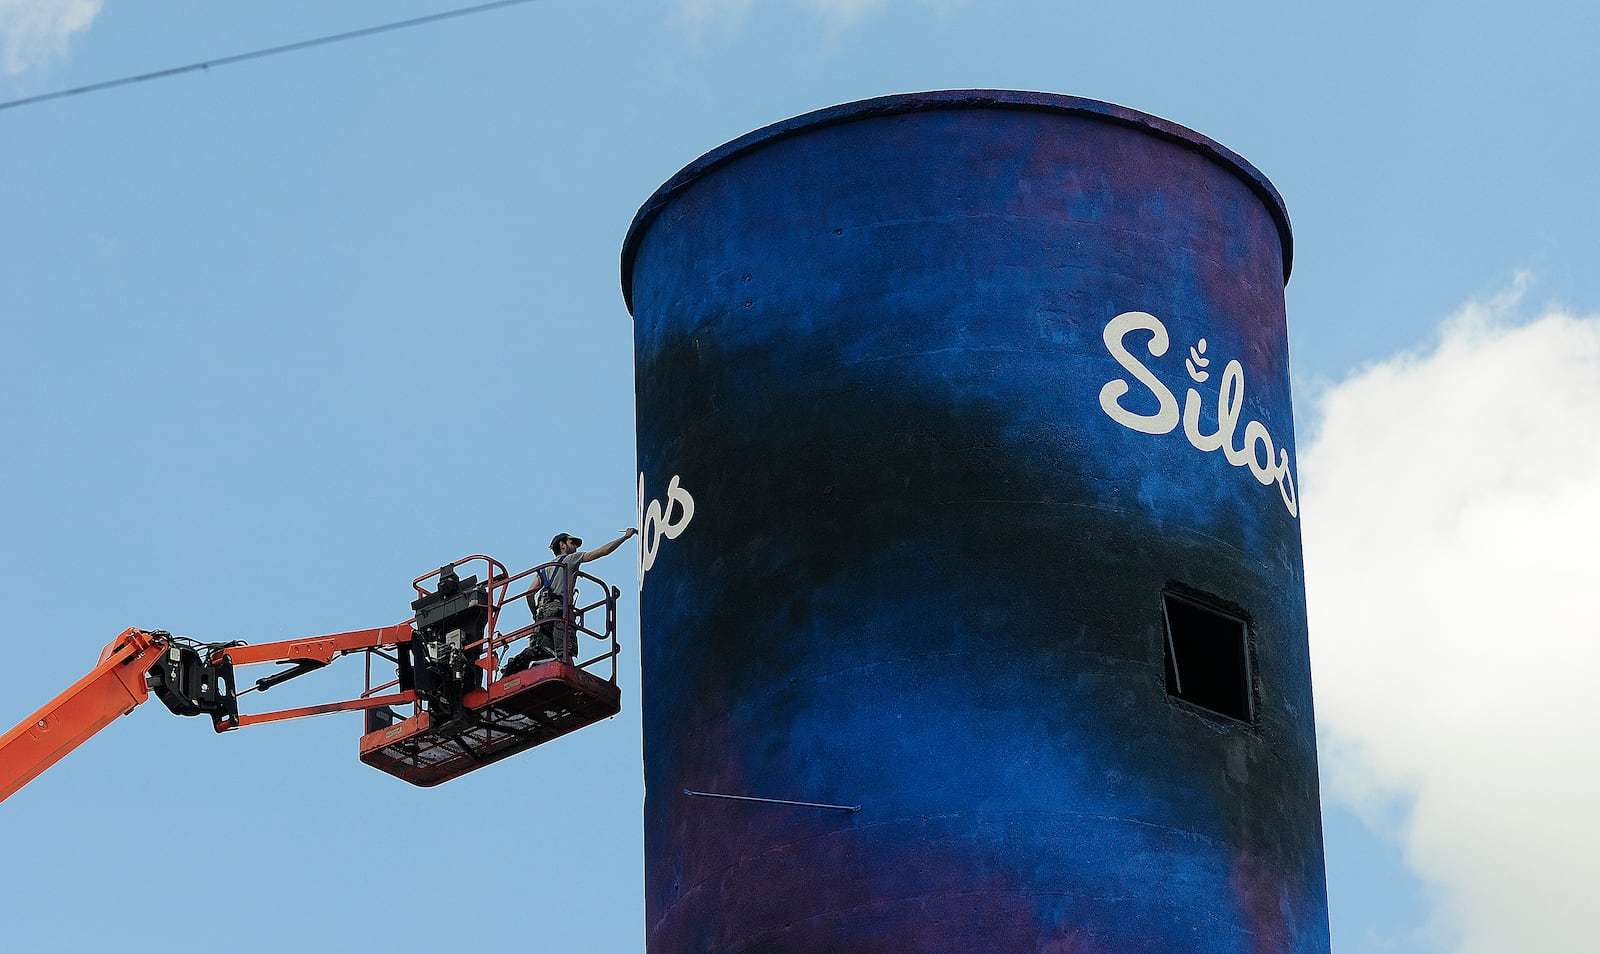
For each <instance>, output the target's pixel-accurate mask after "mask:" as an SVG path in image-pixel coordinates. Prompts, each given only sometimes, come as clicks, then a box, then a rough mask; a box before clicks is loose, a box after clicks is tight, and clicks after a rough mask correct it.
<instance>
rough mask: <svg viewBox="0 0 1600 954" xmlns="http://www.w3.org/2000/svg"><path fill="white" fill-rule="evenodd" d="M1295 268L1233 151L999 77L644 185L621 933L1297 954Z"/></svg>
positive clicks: (794, 129) (800, 123) (627, 258)
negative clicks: (632, 861)
mask: <svg viewBox="0 0 1600 954" xmlns="http://www.w3.org/2000/svg"><path fill="white" fill-rule="evenodd" d="M1289 252H1290V233H1289V226H1288V220H1287V217H1286V215H1285V212H1284V209H1283V204H1282V201H1281V199H1280V198H1279V197H1278V195H1277V193H1276V192H1275V191H1274V190H1273V188H1272V186H1271V185H1270V184H1269V183H1268V182H1267V181H1266V179H1265V178H1264V177H1262V176H1261V174H1260V173H1258V172H1257V171H1256V170H1255V169H1254V168H1252V167H1251V166H1250V165H1249V164H1247V163H1246V162H1244V161H1243V160H1242V159H1240V158H1239V157H1238V156H1236V155H1234V154H1233V153H1231V152H1229V151H1228V150H1226V149H1224V148H1222V147H1221V146H1219V145H1217V144H1216V143H1214V142H1212V141H1210V140H1209V139H1206V138H1205V137H1203V136H1200V135H1198V134H1196V133H1194V132H1191V131H1190V130H1187V129H1184V128H1182V127H1180V126H1176V125H1174V124H1172V123H1168V122H1166V121H1164V120H1160V119H1157V118H1155V117H1152V116H1147V115H1144V114H1141V113H1137V112H1134V111H1132V110H1128V109H1123V108H1121V107H1117V106H1111V105H1108V104H1105V103H1098V102H1092V101H1087V100H1082V99H1074V98H1069V97H1063V96H1053V95H1044V94H1035V93H1017V92H997V91H960V92H943V93H927V94H919V95H909V96H895V97H888V98H884V99H877V100H870V101H866V102H861V103H853V104H849V105H845V106H840V107H836V108H832V109H827V110H823V111H821V112H817V113H812V114H810V115H806V116H802V117H799V118H797V119H793V120H789V121H787V122H783V123H779V124H777V125H775V126H771V127H768V128H766V129H763V130H759V131H757V132H754V133H751V134H749V135H747V136H745V137H743V138H741V139H738V140H735V141H734V142H731V143H729V144H727V145H725V146H723V147H721V148H719V149H717V150H714V151H713V152H711V153H709V154H707V155H706V156H704V157H702V158H701V159H699V160H698V161H696V162H695V163H693V164H691V165H690V166H689V167H688V168H686V169H684V170H683V171H682V172H680V173H679V174H678V175H677V176H675V177H674V178H673V179H672V180H671V181H669V182H668V183H667V184H666V185H664V186H662V187H661V189H660V190H658V191H657V192H656V194H655V195H654V196H652V197H651V198H650V200H649V201H648V202H647V203H646V204H645V205H644V207H643V208H642V209H640V211H639V214H638V216H637V218H636V219H635V220H634V223H633V226H632V229H631V230H630V232H629V234H628V237H627V241H626V244H625V246H624V249H623V262H622V282H623V291H624V295H625V297H626V298H627V300H628V304H629V307H630V309H631V310H632V312H633V315H634V321H635V339H634V340H635V356H636V371H637V390H638V409H637V414H638V455H639V468H640V478H639V480H640V515H641V521H642V524H643V527H642V529H643V531H644V538H643V540H642V547H641V554H642V558H641V570H642V576H641V583H640V586H641V591H642V592H641V598H640V607H641V643H642V652H643V670H644V675H643V680H644V681H643V687H642V696H643V698H642V705H643V710H644V727H645V752H644V756H645V777H646V787H647V796H646V805H645V863H646V894H647V898H646V905H647V908H646V910H647V936H648V944H649V950H650V951H652V952H654V954H676V952H685V951H694V952H734V951H745V952H749V951H795V952H821V951H883V952H896V954H901V952H916V951H1004V952H1009V951H1041V952H1044V951H1048V952H1057V954H1066V952H1073V954H1087V952H1127V951H1153V952H1163V954H1170V952H1256V951H1296V952H1302V951H1326V950H1328V946H1329V941H1328V924H1327V899H1326V892H1325V887H1324V876H1323V862H1322V841H1321V829H1320V820H1319V806H1318V794H1317V771H1316V752H1315V739H1314V733H1313V725H1312V711H1311V684H1310V673H1309V664H1308V658H1307V643H1306V624H1305V604H1304V589H1303V585H1302V568H1301V555H1300V528H1299V524H1298V517H1297V502H1296V498H1295V493H1294V488H1295V476H1296V472H1295V466H1294V441H1293V426H1292V421H1291V416H1290V400H1289V379H1288V362H1287V343H1286V331H1285V323H1284V298H1283V283H1284V281H1285V280H1286V278H1287V276H1288V273H1289V257H1290V256H1289ZM750 799H771V800H773V801H752V800H750ZM791 803H807V804H791ZM829 806H836V807H829ZM856 806H859V811H850V810H848V809H849V808H854V807H856Z"/></svg>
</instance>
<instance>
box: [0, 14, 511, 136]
mask: <svg viewBox="0 0 1600 954" xmlns="http://www.w3.org/2000/svg"><path fill="white" fill-rule="evenodd" d="M532 2H534V0H495V2H493V3H480V4H477V5H476V6H471V7H461V8H459V9H456V10H446V11H445V12H443V13H430V14H428V15H427V16H425V17H416V18H414V19H410V20H399V21H396V22H394V23H382V24H379V25H377V26H370V27H363V28H362V29H360V30H351V31H350V32H348V33H335V34H332V35H330V36H319V37H317V38H315V39H311V40H301V41H299V42H298V43H287V44H284V45H283V46H274V47H269V48H267V49H265V50H252V51H251V52H249V53H236V54H234V55H233V56H224V57H221V58H219V59H215V60H206V61H204V62H202V63H190V64H189V65H188V66H174V67H172V68H171V69H165V70H156V71H155V72H154V73H141V74H139V75H138V76H124V77H123V78H122V79H114V80H106V81H105V82H102V83H90V84H89V85H88V86H78V87H75V88H73V89H63V90H58V91H57V92H54V93H41V94H40V95H38V96H28V97H26V98H24V99H14V100H11V101H10V102H7V103H0V109H14V108H16V107H18V106H31V105H33V104H34V103H42V102H45V101H46V100H51V99H63V98H65V97H67V96H81V95H83V94H84V93H97V92H99V91H100V90H103V89H111V88H112V87H114V86H131V85H132V84H134V83H143V82H145V81H146V80H154V79H164V78H165V77H168V76H177V75H178V74H180V73H193V72H195V71H196V70H209V69H211V68H212V67H213V66H229V65H232V64H234V63H242V62H244V61H245V60H259V59H261V58H263V57H267V56H277V55H278V54H279V53H293V52H295V51H296V50H304V49H308V48H310V47H313V46H325V45H327V44H329V43H340V42H343V41H345V40H356V39H360V38H361V37H366V36H372V35H374V34H377V33H387V32H389V31H390V30H404V29H406V28H407V27H416V26H424V25H426V24H429V23H438V22H439V21H440V20H450V19H454V18H455V17H465V16H471V15H472V14H474V13H486V12H488V11H490V10H496V9H499V8H500V7H512V6H516V5H517V4H521V3H532Z"/></svg>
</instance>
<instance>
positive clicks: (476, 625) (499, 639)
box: [0, 554, 622, 801]
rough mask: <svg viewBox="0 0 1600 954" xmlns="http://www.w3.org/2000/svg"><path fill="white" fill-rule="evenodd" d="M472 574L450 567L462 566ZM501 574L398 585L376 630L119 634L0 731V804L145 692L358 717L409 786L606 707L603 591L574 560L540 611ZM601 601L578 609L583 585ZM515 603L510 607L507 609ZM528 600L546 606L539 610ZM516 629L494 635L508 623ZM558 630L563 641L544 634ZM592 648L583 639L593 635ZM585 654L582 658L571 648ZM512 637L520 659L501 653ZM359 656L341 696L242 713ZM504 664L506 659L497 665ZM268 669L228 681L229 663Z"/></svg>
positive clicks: (617, 697) (610, 613) (173, 706)
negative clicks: (51, 694) (254, 637)
mask: <svg viewBox="0 0 1600 954" xmlns="http://www.w3.org/2000/svg"><path fill="white" fill-rule="evenodd" d="M480 562H481V564H482V572H483V578H482V579H481V580H480V579H479V577H478V576H477V574H476V573H472V574H469V575H467V576H462V575H461V571H462V570H464V569H469V568H471V569H477V564H479V563H480ZM547 566H554V564H553V563H552V564H542V565H541V566H536V567H530V568H528V569H526V570H523V571H521V572H519V573H515V574H513V573H510V572H508V571H507V570H506V567H505V566H504V565H503V564H502V563H500V562H499V561H498V560H495V559H493V558H491V557H487V556H484V555H482V554H474V555H472V556H467V557H463V558H461V559H459V560H456V561H455V562H453V563H449V564H446V565H445V566H442V567H440V568H439V569H437V570H434V571H432V572H429V573H425V574H423V575H422V576H419V577H417V578H416V579H415V580H413V581H412V587H413V588H414V589H415V591H416V599H415V600H413V601H412V603H411V609H412V612H413V614H414V615H413V616H412V617H411V619H409V620H406V621H405V622H403V623H396V624H393V625H390V626H381V627H378V628H376V629H365V630H357V631H354V632H348V633H335V634H331V635H325V636H314V637H310V638H305V639H292V640H285V641H282V642H275V643H261V644H257V645H247V644H245V643H242V642H237V641H235V642H224V643H203V642H198V641H196V640H193V639H188V638H185V637H181V636H173V635H171V634H170V633H167V632H163V631H161V630H142V629H129V630H126V631H124V632H123V633H122V634H121V635H119V636H118V637H117V638H116V639H114V640H112V641H111V643H110V644H109V645H107V646H106V647H105V649H104V650H103V651H102V652H101V654H100V660H99V662H98V663H97V664H96V665H95V667H94V669H93V670H91V671H90V672H89V673H88V674H87V675H85V676H84V677H83V678H82V679H79V680H78V681H77V682H76V683H74V684H73V685H72V686H71V687H69V688H68V689H67V690H66V691H65V692H63V693H61V694H60V695H59V696H57V697H56V698H54V699H52V700H51V701H50V702H48V703H46V704H45V705H44V707H43V708H41V709H39V711H37V712H35V713H34V714H33V715H31V716H29V717H28V718H27V719H25V720H23V721H22V722H21V723H20V724H18V725H17V726H16V727H15V728H13V729H11V730H10V731H8V732H7V733H6V734H5V735H4V736H3V737H0V801H3V800H4V799H6V798H9V797H10V796H11V794H12V793H14V792H16V791H17V790H18V789H19V788H21V787H22V786H23V785H26V784H27V783H28V782H29V781H31V780H33V779H34V778H36V777H37V776H38V775H39V774H40V773H41V772H43V771H44V770H45V769H47V768H49V767H50V766H51V765H53V764H55V763H56V762H57V761H59V760H60V759H62V758H63V757H65V756H66V755H67V754H68V753H70V752H71V751H72V750H73V749H75V748H77V747H78V746H79V745H81V744H83V743H84V742H85V741H87V740H88V739H89V738H90V737H91V736H93V735H94V734H95V733H97V732H99V731H100V730H101V729H104V728H105V727H106V726H108V725H110V724H111V723H112V722H115V721H116V720H117V718H118V717H119V716H123V715H126V714H128V713H129V712H132V711H133V710H134V709H135V708H136V707H138V706H139V705H140V704H142V703H144V702H145V701H146V700H148V699H149V697H150V696H151V695H152V694H154V695H155V696H156V698H158V699H160V700H161V701H162V703H164V704H165V705H166V707H167V708H168V709H170V710H171V711H172V712H174V713H175V714H178V715H189V716H194V715H208V716H210V717H211V721H212V725H213V727H214V728H215V729H216V731H218V732H229V731H232V730H234V729H239V728H243V727H245V726H249V725H257V724H260V723H264V722H278V721H283V720H286V719H298V718H304V717H307V716H316V715H326V714H328V713H332V712H346V711H363V712H365V714H366V718H365V731H364V732H363V734H362V736H361V741H360V757H361V761H363V762H365V763H366V764H368V765H370V766H372V767H373V768H376V769H378V770H379V771H382V772H387V773H389V774H390V775H393V776H395V777H396V778H400V779H404V780H405V781H407V782H410V783H412V784H413V785H422V786H432V785H438V784H440V783H441V782H447V781H449V780H451V779H453V778H458V777H460V776H462V775H465V774H466V773H468V772H471V771H474V770H476V769H479V768H482V767H483V766H485V765H489V764H490V763H493V762H497V761H499V760H501V759H504V758H508V757H510V756H512V755H516V754H517V753H518V752H522V751H525V750H527V749H530V748H532V747H534V746H536V745H540V744H542V743H544V742H548V741H550V740H551V739H554V738H558V737H560V736H563V735H566V734H567V733H569V732H572V731H575V730H577V729H581V728H583V727H584V726H587V725H592V724H593V723H595V722H599V721H600V720H602V719H606V718H609V717H611V716H614V715H616V714H617V713H618V712H620V711H621V709H622V704H621V700H622V696H621V692H620V691H619V690H618V688H617V655H618V653H619V646H618V643H617V598H618V597H619V596H620V595H621V594H620V591H619V590H618V589H617V588H615V587H613V586H610V585H608V584H606V583H605V582H604V581H603V580H600V579H599V578H597V577H594V576H591V575H590V574H588V573H584V572H583V571H582V570H581V569H580V570H578V571H577V572H575V573H572V574H570V575H568V577H567V579H568V581H569V582H568V587H569V590H568V592H567V593H565V594H561V595H562V596H563V597H564V598H563V599H561V600H559V601H555V602H553V603H552V604H536V602H535V595H536V594H537V592H538V590H539V589H540V587H541V583H540V577H539V575H538V571H539V570H540V569H543V568H544V567H547ZM585 582H587V583H590V584H597V585H598V586H599V589H600V592H601V595H600V596H599V598H597V599H593V600H590V601H589V602H587V603H584V602H582V599H584V597H583V596H582V593H583V591H584V590H586V589H589V587H586V586H585V585H584V584H585ZM524 603H525V604H526V606H527V607H528V608H527V609H526V610H524V609H523V608H522V604H524ZM536 605H557V606H559V607H560V608H561V609H560V615H559V616H545V617H542V618H541V617H540V616H539V615H538V612H537V611H536V610H535V609H534V607H535V606H536ZM521 619H526V620H527V622H525V623H522V624H521V625H519V626H517V627H515V628H512V629H510V630H509V631H507V632H501V627H502V626H503V625H506V624H507V623H509V622H510V621H511V620H521ZM562 627H569V628H570V630H569V631H570V632H571V633H572V634H574V636H575V638H574V639H573V640H570V641H569V640H567V639H562V638H558V637H559V634H560V632H561V628H562ZM596 641H598V642H596ZM574 644H575V645H576V646H577V647H579V649H580V650H581V649H582V648H583V647H585V646H588V647H596V646H597V645H598V649H597V651H595V652H594V655H592V656H590V657H589V658H587V659H581V658H578V656H576V655H573V654H572V653H571V647H572V645H574ZM519 646H521V647H522V651H521V652H513V651H514V650H516V649H517V648H518V647H519ZM354 655H360V656H361V657H362V658H363V661H364V663H365V667H364V669H365V686H364V688H363V689H362V691H361V692H360V693H359V694H358V695H356V696H355V697H354V698H350V699H346V700H343V701H336V702H328V703H322V704H318V705H310V706H303V707H299V708H292V709H280V710H277V711H269V712H260V713H250V712H242V711H241V710H240V706H239V700H240V697H241V696H248V695H249V694H251V693H257V692H260V693H264V692H266V691H268V690H270V689H272V688H273V687H275V686H278V685H281V684H282V683H285V682H287V681H289V680H291V679H295V678H298V677H300V676H303V675H305V674H307V673H310V672H314V671H317V670H320V669H323V668H325V667H327V666H329V665H331V664H332V663H333V662H334V661H336V660H338V659H341V658H344V657H346V656H354ZM512 659H515V660H516V663H515V664H514V665H507V664H508V663H509V662H510V661H511V660H512ZM267 663H274V664H277V665H279V666H280V668H279V669H278V670H277V671H275V672H272V673H270V674H268V675H266V676H263V677H261V678H258V679H256V680H255V681H254V683H253V684H252V685H251V686H249V687H246V688H243V689H241V688H239V685H238V683H237V681H236V672H237V671H238V670H240V669H243V668H244V667H247V666H253V665H259V664H267Z"/></svg>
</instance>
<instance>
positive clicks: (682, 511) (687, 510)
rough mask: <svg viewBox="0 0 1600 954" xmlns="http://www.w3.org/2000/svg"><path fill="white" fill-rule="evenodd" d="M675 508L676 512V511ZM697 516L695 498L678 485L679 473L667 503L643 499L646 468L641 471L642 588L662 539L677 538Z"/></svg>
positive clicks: (668, 485) (640, 571)
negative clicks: (646, 501) (695, 515)
mask: <svg viewBox="0 0 1600 954" xmlns="http://www.w3.org/2000/svg"><path fill="white" fill-rule="evenodd" d="M674 508H676V514H674ZM693 519H694V497H692V496H690V495H689V491H687V490H684V489H683V488H682V487H681V486H679V485H678V475H677V474H673V475H672V479H671V480H670V481H668V482H667V502H666V504H665V505H663V504H662V503H661V501H659V500H652V501H650V505H649V506H648V507H646V506H645V502H644V471H642V470H641V471H640V472H639V589H641V590H642V589H644V575H645V574H646V573H648V572H650V568H651V567H652V566H654V565H655V562H656V552H657V551H658V550H659V549H660V548H661V541H662V540H664V539H665V540H673V539H676V538H677V536H678V534H680V533H682V532H683V529H684V528H685V527H687V526H688V525H689V521H690V520H693Z"/></svg>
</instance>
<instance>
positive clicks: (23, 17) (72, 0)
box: [0, 0, 103, 76]
mask: <svg viewBox="0 0 1600 954" xmlns="http://www.w3.org/2000/svg"><path fill="white" fill-rule="evenodd" d="M102 6H103V3H102V0H0V72H4V73H5V74H6V75H8V76H15V75H17V74H18V73H22V72H25V71H27V70H29V69H32V68H33V67H35V66H39V65H41V64H43V63H45V62H46V61H48V60H49V59H51V58H52V57H56V56H61V55H63V54H65V53H66V52H67V42H68V41H69V40H70V39H71V38H72V36H73V34H75V33H81V32H83V31H84V30H87V29H89V25H90V24H92V23H94V18H95V17H97V16H99V15H100V8H101V7H102Z"/></svg>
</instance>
